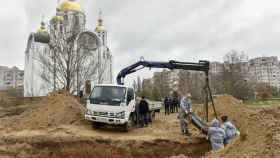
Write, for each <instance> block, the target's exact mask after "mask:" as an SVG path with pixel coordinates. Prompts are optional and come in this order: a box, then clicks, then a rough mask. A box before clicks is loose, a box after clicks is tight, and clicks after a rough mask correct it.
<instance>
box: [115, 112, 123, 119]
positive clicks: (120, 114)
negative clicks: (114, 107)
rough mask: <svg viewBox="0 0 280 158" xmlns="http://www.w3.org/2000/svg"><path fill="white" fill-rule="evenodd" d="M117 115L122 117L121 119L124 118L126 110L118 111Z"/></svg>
mask: <svg viewBox="0 0 280 158" xmlns="http://www.w3.org/2000/svg"><path fill="white" fill-rule="evenodd" d="M116 117H117V118H120V119H124V118H125V111H122V112H118V113H116Z"/></svg>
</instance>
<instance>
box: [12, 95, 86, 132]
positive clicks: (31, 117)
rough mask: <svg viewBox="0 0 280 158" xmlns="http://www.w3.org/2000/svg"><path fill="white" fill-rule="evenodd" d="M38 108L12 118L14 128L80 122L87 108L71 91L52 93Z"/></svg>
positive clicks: (21, 128) (39, 127)
mask: <svg viewBox="0 0 280 158" xmlns="http://www.w3.org/2000/svg"><path fill="white" fill-rule="evenodd" d="M37 106H38V107H37V108H34V109H32V110H31V111H27V112H24V113H23V114H21V115H19V116H18V117H17V118H15V119H16V120H11V121H12V123H11V124H10V125H11V127H12V129H16V130H25V129H44V128H49V127H57V126H59V125H69V124H79V123H81V121H82V120H83V115H82V114H83V113H84V112H85V108H84V107H83V106H82V105H81V104H80V103H79V102H78V101H77V100H76V99H75V98H74V97H73V96H71V95H70V94H69V93H67V92H62V91H60V92H55V93H50V94H49V96H48V97H46V98H44V99H43V100H42V101H41V102H39V103H38V105H37Z"/></svg>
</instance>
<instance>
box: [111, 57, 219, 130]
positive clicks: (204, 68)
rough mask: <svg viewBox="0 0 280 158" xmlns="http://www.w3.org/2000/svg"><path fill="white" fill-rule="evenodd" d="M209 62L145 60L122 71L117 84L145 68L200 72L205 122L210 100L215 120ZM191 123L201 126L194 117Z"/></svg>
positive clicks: (121, 83) (122, 82)
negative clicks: (203, 78) (203, 84)
mask: <svg viewBox="0 0 280 158" xmlns="http://www.w3.org/2000/svg"><path fill="white" fill-rule="evenodd" d="M209 65H210V62H209V61H205V60H200V61H199V62H198V63H193V62H179V61H175V60H170V61H169V62H158V61H145V60H140V61H138V62H136V63H134V64H132V65H130V66H128V67H126V68H124V69H122V70H121V71H120V72H119V74H118V76H117V84H119V85H123V84H124V78H125V77H126V75H129V74H131V73H134V72H136V71H138V70H141V69H143V68H145V67H147V68H166V69H169V70H173V69H181V70H192V71H200V72H204V73H205V76H206V79H205V87H204V90H205V94H206V95H205V103H204V104H205V111H206V120H207V121H208V101H209V98H210V101H211V103H212V107H213V110H214V114H215V117H216V118H217V113H216V109H215V105H214V101H213V97H212V93H211V89H210V86H209ZM193 118H194V119H193V122H196V124H201V123H199V121H198V120H199V119H197V118H196V117H193Z"/></svg>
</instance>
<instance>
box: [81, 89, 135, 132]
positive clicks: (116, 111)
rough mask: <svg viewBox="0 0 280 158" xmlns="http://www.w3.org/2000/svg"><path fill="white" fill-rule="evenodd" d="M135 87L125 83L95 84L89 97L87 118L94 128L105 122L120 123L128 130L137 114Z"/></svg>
mask: <svg viewBox="0 0 280 158" xmlns="http://www.w3.org/2000/svg"><path fill="white" fill-rule="evenodd" d="M135 106H136V96H135V92H134V89H133V88H131V87H128V86H123V85H113V84H100V85H95V86H94V87H93V90H92V92H91V94H90V95H89V97H88V99H87V105H86V108H87V112H86V114H85V119H86V120H89V121H91V122H92V125H93V127H94V128H98V127H100V126H101V125H104V124H110V125H118V126H121V127H122V128H123V130H125V131H128V130H129V128H130V127H131V126H132V124H133V118H134V116H135Z"/></svg>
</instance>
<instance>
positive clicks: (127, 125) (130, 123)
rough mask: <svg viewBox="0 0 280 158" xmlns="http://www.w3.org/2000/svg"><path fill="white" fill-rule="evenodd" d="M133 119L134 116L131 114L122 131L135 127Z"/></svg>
mask: <svg viewBox="0 0 280 158" xmlns="http://www.w3.org/2000/svg"><path fill="white" fill-rule="evenodd" d="M133 125H134V124H133V120H132V117H131V116H129V119H128V122H127V123H125V124H124V125H123V126H122V131H124V132H128V131H129V130H130V129H131V128H132V127H133Z"/></svg>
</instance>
